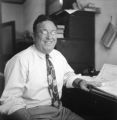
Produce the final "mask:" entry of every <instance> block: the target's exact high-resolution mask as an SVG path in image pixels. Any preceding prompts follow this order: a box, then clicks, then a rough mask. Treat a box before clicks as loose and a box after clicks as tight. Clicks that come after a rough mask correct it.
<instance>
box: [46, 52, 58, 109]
mask: <svg viewBox="0 0 117 120" xmlns="http://www.w3.org/2000/svg"><path fill="white" fill-rule="evenodd" d="M46 64H47V81H48V89H49V93H50V96H51V98H52V106H55V107H59V106H60V100H59V94H58V89H57V81H56V76H55V70H54V67H53V64H52V62H51V61H50V60H49V55H48V54H47V55H46Z"/></svg>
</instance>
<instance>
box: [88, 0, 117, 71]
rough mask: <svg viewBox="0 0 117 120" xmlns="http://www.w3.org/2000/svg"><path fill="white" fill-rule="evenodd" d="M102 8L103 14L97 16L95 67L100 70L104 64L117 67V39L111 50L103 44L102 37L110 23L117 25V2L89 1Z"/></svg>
mask: <svg viewBox="0 0 117 120" xmlns="http://www.w3.org/2000/svg"><path fill="white" fill-rule="evenodd" d="M89 1H91V2H93V3H95V5H96V6H98V7H100V8H101V13H100V14H97V15H96V16H95V23H96V24H95V65H96V69H97V70H100V69H101V67H102V66H103V64H104V63H110V64H116V65H117V38H116V40H115V41H114V43H113V44H112V46H111V48H110V49H107V48H105V47H104V46H103V45H102V44H101V37H102V35H103V33H104V31H105V29H106V27H107V25H108V23H109V22H110V18H111V16H112V23H113V24H114V25H117V0H89Z"/></svg>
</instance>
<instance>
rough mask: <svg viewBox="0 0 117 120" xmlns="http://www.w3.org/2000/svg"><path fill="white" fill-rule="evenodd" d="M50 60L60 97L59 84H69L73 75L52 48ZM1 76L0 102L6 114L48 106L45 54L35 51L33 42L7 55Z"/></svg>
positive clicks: (60, 88)
mask: <svg viewBox="0 0 117 120" xmlns="http://www.w3.org/2000/svg"><path fill="white" fill-rule="evenodd" d="M50 60H51V62H52V63H53V65H54V68H55V73H56V80H57V86H58V92H59V97H60V98H61V96H62V87H63V84H64V85H66V86H67V87H72V83H73V81H74V79H76V78H77V76H76V75H75V73H74V71H73V69H72V68H71V67H70V66H69V64H68V63H67V61H66V59H65V57H64V56H63V55H62V54H61V53H60V52H59V51H57V50H55V49H54V50H53V51H52V52H51V53H50ZM4 76H5V89H4V92H3V94H2V97H1V101H2V102H3V105H6V107H7V109H8V114H11V113H13V112H15V111H16V110H18V109H20V108H24V107H26V108H31V107H35V106H39V105H51V97H50V94H49V92H48V82H47V68H46V58H45V54H43V53H41V52H39V51H38V50H37V49H36V47H35V45H32V46H30V47H28V48H27V49H25V50H23V51H21V52H20V53H18V54H16V55H15V56H14V57H13V58H11V59H10V60H9V61H8V62H7V64H6V67H5V71H4Z"/></svg>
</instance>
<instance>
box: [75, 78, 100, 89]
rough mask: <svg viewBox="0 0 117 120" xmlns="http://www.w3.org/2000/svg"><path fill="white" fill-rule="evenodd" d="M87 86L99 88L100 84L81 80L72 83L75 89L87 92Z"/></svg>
mask: <svg viewBox="0 0 117 120" xmlns="http://www.w3.org/2000/svg"><path fill="white" fill-rule="evenodd" d="M89 85H93V86H95V87H100V86H101V82H97V81H86V80H83V79H78V78H77V79H75V80H74V82H73V86H74V87H75V88H80V89H83V90H85V91H89V89H88V86H89Z"/></svg>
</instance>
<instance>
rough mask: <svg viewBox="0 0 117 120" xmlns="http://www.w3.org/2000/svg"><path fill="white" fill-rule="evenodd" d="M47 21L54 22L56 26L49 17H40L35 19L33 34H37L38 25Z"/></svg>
mask: <svg viewBox="0 0 117 120" xmlns="http://www.w3.org/2000/svg"><path fill="white" fill-rule="evenodd" d="M47 20H49V21H52V22H53V23H54V24H55V25H56V23H55V22H54V21H53V20H52V19H51V18H50V17H49V16H46V15H39V16H38V17H37V18H36V19H35V21H34V23H33V33H35V32H36V29H37V28H36V27H37V24H39V23H41V22H43V21H47Z"/></svg>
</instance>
